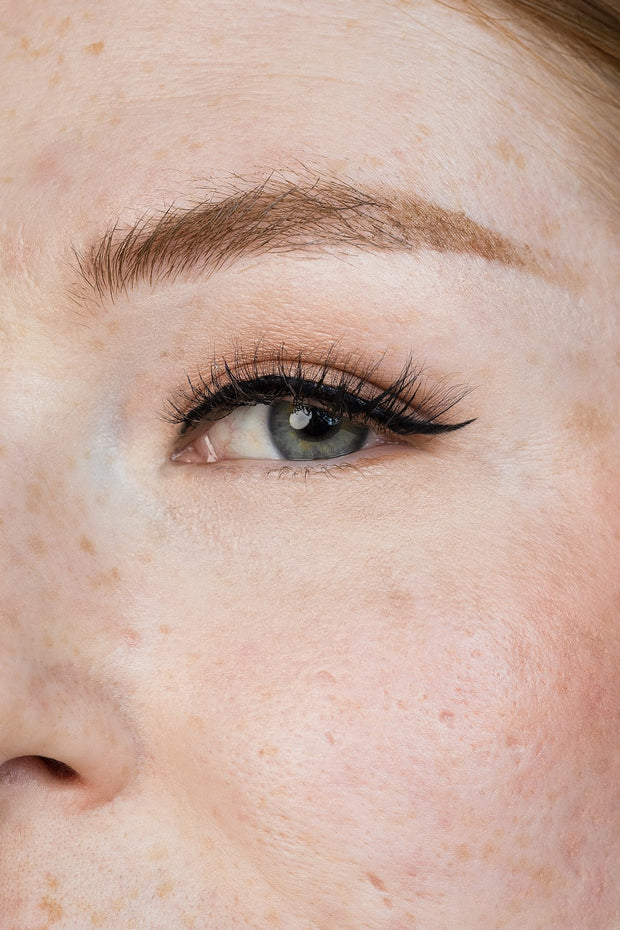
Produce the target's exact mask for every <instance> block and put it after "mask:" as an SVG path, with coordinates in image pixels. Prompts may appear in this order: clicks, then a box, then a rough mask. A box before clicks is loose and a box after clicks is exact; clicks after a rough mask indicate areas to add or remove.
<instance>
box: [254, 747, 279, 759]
mask: <svg viewBox="0 0 620 930" xmlns="http://www.w3.org/2000/svg"><path fill="white" fill-rule="evenodd" d="M258 754H259V756H261V757H262V756H277V755H278V747H277V746H263V747H262V748H261V749H259V750H258Z"/></svg>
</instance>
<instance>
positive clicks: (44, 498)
mask: <svg viewBox="0 0 620 930" xmlns="http://www.w3.org/2000/svg"><path fill="white" fill-rule="evenodd" d="M60 471H62V469H60ZM38 479H39V485H38V487H39V492H40V493H39V495H38V496H37V497H36V500H34V504H35V505H36V506H32V505H33V500H32V494H31V491H32V488H33V480H34V476H33V475H32V474H29V473H28V472H27V469H22V471H18V470H17V469H13V470H12V472H11V474H9V473H8V472H7V470H6V469H5V468H4V467H2V468H0V490H1V492H2V493H1V494H0V497H1V498H2V506H1V507H0V515H1V519H0V801H1V802H2V803H1V804H0V811H1V810H2V809H3V807H4V804H5V803H6V802H9V803H10V802H11V799H17V798H18V797H19V796H20V794H23V792H25V791H28V792H32V791H33V790H35V791H39V792H41V793H44V794H45V795H46V796H52V795H53V796H54V798H56V799H57V800H59V802H60V803H62V804H68V805H70V806H71V807H75V808H84V809H92V808H94V807H97V806H100V805H103V804H106V803H109V802H110V801H112V800H113V799H114V798H115V797H116V796H117V795H119V794H120V793H121V792H122V791H123V790H124V789H125V788H126V787H127V786H128V785H129V784H130V783H131V782H132V779H133V777H134V774H135V772H136V769H137V764H136V759H137V751H136V746H137V743H136V740H135V738H134V733H135V727H134V726H133V725H132V724H131V720H130V717H131V714H130V712H129V711H128V709H127V707H128V700H127V695H126V694H125V693H124V691H123V687H122V684H119V681H118V678H117V676H116V675H115V669H114V667H112V666H111V663H110V659H109V656H108V655H107V654H106V652H105V649H104V647H103V646H102V645H101V642H100V640H101V641H103V637H100V636H98V632H100V630H101V626H102V625H104V624H105V619H106V616H109V615H110V614H113V613H114V610H115V608H114V607H111V606H110V605H109V604H108V602H107V601H106V600H105V599H104V598H103V597H102V592H101V591H91V590H90V589H89V587H88V585H87V579H88V576H89V571H90V572H92V571H95V570H96V569H94V568H93V567H92V564H93V563H96V562H97V557H96V556H93V555H91V554H89V553H88V552H84V551H83V550H81V549H80V545H79V540H80V531H79V529H78V530H77V531H72V530H73V528H74V527H78V528H79V527H80V526H81V527H83V526H84V520H85V515H84V512H83V507H82V510H80V509H79V508H78V507H77V506H76V503H75V498H76V488H75V485H73V486H72V485H70V484H69V483H68V482H67V483H65V482H59V483H58V484H57V486H56V487H55V489H54V491H55V494H54V495H52V493H51V489H50V487H49V481H48V482H47V484H46V479H45V478H44V477H42V476H41V475H40V474H39V475H38ZM28 488H30V492H29V491H28ZM29 493H30V498H29V496H28V495H29ZM33 539H34V540H36V542H37V546H36V547H35V549H34V550H33V549H32V540H33ZM87 559H90V563H88V565H89V567H88V568H87Z"/></svg>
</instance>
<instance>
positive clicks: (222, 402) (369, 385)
mask: <svg viewBox="0 0 620 930" xmlns="http://www.w3.org/2000/svg"><path fill="white" fill-rule="evenodd" d="M379 366H380V362H378V363H377V362H375V363H372V364H369V365H366V366H361V367H360V364H359V362H357V363H356V361H355V359H354V358H353V357H352V356H349V357H347V358H345V359H343V360H340V361H338V360H337V358H336V352H335V349H334V348H332V349H330V350H329V351H328V352H327V353H326V354H325V357H324V361H323V362H322V363H321V364H312V363H308V362H306V361H305V360H304V358H303V357H302V354H301V353H300V354H299V355H297V356H296V357H295V358H292V359H291V358H290V357H288V356H287V355H286V353H285V350H284V347H282V348H280V349H279V350H278V352H277V353H276V354H275V357H273V356H272V357H271V358H261V357H260V356H259V353H258V350H256V351H255V353H254V355H253V357H252V358H251V359H250V360H248V359H247V358H245V359H244V357H243V356H242V354H241V353H240V352H239V351H236V352H235V355H234V363H233V364H232V365H230V364H229V363H228V362H226V361H225V360H222V362H220V363H216V362H214V363H213V364H212V365H211V369H210V371H209V373H208V374H207V375H200V376H199V378H198V380H197V382H194V381H192V379H191V378H190V376H189V375H188V376H187V383H188V389H186V390H185V391H183V392H181V393H180V394H179V395H177V396H176V397H175V398H173V399H171V400H170V401H169V402H168V404H167V409H166V412H165V414H164V416H165V419H166V420H168V421H169V422H171V423H174V424H177V425H178V426H180V432H181V435H183V434H185V433H187V432H188V431H189V430H191V429H193V428H195V427H198V426H204V425H205V424H207V423H210V422H214V421H215V420H219V419H222V418H223V417H225V416H227V415H228V414H229V413H232V411H233V410H235V409H237V408H238V407H241V406H252V405H255V404H270V403H273V402H274V401H276V400H288V401H290V402H291V403H292V404H294V405H295V406H299V407H302V406H310V405H314V406H320V407H322V408H324V409H325V410H327V411H329V413H330V414H331V415H332V416H334V417H338V418H343V417H346V418H347V419H349V420H352V421H353V422H356V423H359V424H360V425H366V426H372V427H374V428H376V429H378V430H379V431H380V432H389V433H394V434H396V435H399V436H411V435H414V434H427V435H436V434H438V433H446V432H450V431H453V430H457V429H461V428H462V427H464V426H468V425H469V424H470V423H473V422H474V421H473V419H470V420H464V421H461V422H458V423H446V422H443V418H444V417H445V415H446V414H447V413H448V412H449V411H450V410H452V409H453V407H455V406H456V405H457V404H458V403H459V402H460V401H461V400H462V399H463V398H464V397H465V395H466V394H467V393H468V390H467V389H464V388H462V387H450V386H446V384H445V383H443V382H442V383H439V384H437V385H435V386H434V388H431V389H429V388H428V387H427V385H426V383H425V379H424V376H423V370H422V369H421V368H418V367H416V366H415V365H414V363H413V360H412V359H411V358H409V359H408V360H407V362H406V363H405V365H404V367H403V369H402V371H401V372H400V374H399V375H398V376H397V377H396V378H395V379H394V380H393V381H392V382H391V384H389V385H388V386H387V387H385V388H381V387H379V386H378V385H377V384H375V383H374V378H375V377H376V375H377V370H378V368H379Z"/></svg>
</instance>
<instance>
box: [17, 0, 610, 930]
mask: <svg viewBox="0 0 620 930" xmlns="http://www.w3.org/2000/svg"><path fill="white" fill-rule="evenodd" d="M35 7H36V9H35ZM411 13H412V4H404V5H397V4H392V3H387V2H386V3H383V2H376V0H372V2H370V0H369V2H362V0H360V2H356V3H353V4H351V3H349V2H347V3H342V4H339V3H333V2H330V3H322V2H317V3H314V4H312V10H311V11H308V10H307V9H306V8H305V6H304V5H303V4H302V5H300V4H295V3H271V2H270V0H260V2H257V3H253V4H250V5H247V4H239V3H236V2H231V0H214V2H210V3H209V4H208V11H207V10H206V7H205V5H204V4H200V3H198V2H196V3H193V2H191V3H189V4H185V5H182V4H177V3H168V2H159V0H158V2H155V3H152V2H146V0H138V2H135V3H132V4H121V3H120V2H116V0H113V2H111V3H106V4H104V5H101V9H100V8H99V7H96V6H90V5H89V6H87V7H85V6H84V4H80V3H77V2H76V0H55V2H54V3H53V4H52V3H50V2H44V3H39V4H36V5H34V6H32V9H30V7H27V8H26V9H22V7H21V6H19V5H16V4H14V5H12V8H11V11H10V13H6V14H5V16H4V20H5V21H4V22H3V33H2V38H1V40H0V41H1V43H2V54H1V55H0V72H1V73H2V78H3V105H2V106H3V114H2V116H3V125H4V128H5V134H6V144H5V146H4V149H3V160H4V162H3V164H2V165H1V166H0V181H2V187H1V188H0V196H1V197H2V213H1V220H0V437H1V448H0V521H1V522H0V534H1V535H0V558H1V565H0V578H1V579H2V580H1V585H0V592H1V601H0V915H2V918H1V919H0V926H1V927H2V930H4V927H5V926H6V927H8V928H14V927H15V928H17V927H19V928H20V930H39V928H41V927H49V928H54V930H65V928H69V930H78V928H79V930H83V928H89V927H101V928H109V930H118V928H123V930H126V928H132V927H136V928H141V930H142V928H145V927H148V928H149V930H169V928H170V927H175V928H176V927H181V928H184V927H188V928H196V930H236V928H243V930H265V928H271V927H276V928H280V930H359V928H365V930H413V928H421V930H470V928H471V930H498V928H500V927H501V928H506V930H550V928H562V930H615V928H616V927H617V926H618V922H619V920H620V889H619V888H618V884H617V875H618V874H619V873H620V845H619V839H618V838H619V837H620V819H619V818H620V755H619V754H618V752H617V734H618V732H619V726H620V675H619V674H618V672H619V660H620V626H619V624H618V615H619V607H620V552H619V546H618V539H619V538H620V505H619V503H618V495H617V487H618V481H619V478H620V451H619V450H620V441H619V440H620V436H619V435H618V423H617V420H618V418H617V398H618V389H619V387H620V366H619V365H618V360H619V359H620V347H619V341H620V340H619V335H620V333H619V330H620V326H619V320H618V305H617V297H616V295H617V293H618V290H619V289H618V282H617V280H616V279H615V277H614V276H615V275H616V274H617V269H618V267H620V262H618V243H617V238H616V236H615V234H614V233H613V232H612V230H613V222H612V220H613V218H612V217H610V216H609V213H608V212H606V211H609V209H610V207H609V204H605V205H601V204H600V203H599V202H598V201H597V200H596V199H595V195H594V193H593V192H592V190H591V188H590V186H589V184H588V180H587V170H585V168H586V166H585V165H584V166H583V167H584V171H583V172H581V173H579V174H572V173H571V171H570V168H569V167H568V166H569V165H570V164H572V163H573V160H574V157H573V149H572V147H570V146H569V143H570V140H567V138H566V134H565V132H564V131H560V129H561V125H560V123H561V116H560V115H559V113H556V110H555V109H554V107H555V106H556V103H554V101H553V100H552V99H551V98H549V99H546V98H545V97H544V95H542V94H541V92H540V88H541V87H545V86H547V85H546V75H545V74H544V73H543V72H541V71H540V70H539V69H540V68H541V65H540V64H539V63H538V62H537V61H535V60H534V58H532V61H531V63H530V65H531V67H530V69H529V72H530V74H531V77H532V79H533V84H530V83H529V78H528V76H527V74H525V75H524V68H523V54H524V52H523V50H522V49H520V48H519V49H518V48H516V47H515V48H513V47H512V46H510V45H509V44H506V40H505V39H503V38H501V37H500V36H497V35H495V34H494V33H493V32H492V31H489V30H488V29H483V28H481V27H480V26H479V25H478V24H476V23H475V22H474V21H472V20H470V19H468V18H467V17H466V16H465V15H463V14H462V13H460V12H458V11H457V10H456V9H449V8H447V7H446V6H445V5H444V4H441V3H435V2H433V0H420V3H419V4H418V5H416V15H415V16H412V15H411ZM428 30H430V35H431V36H432V40H431V41H429V31H428ZM444 45H445V47H444ZM447 49H449V54H447V53H446V50H447ZM533 88H536V91H535V92H534V89H533ZM481 89H482V90H484V89H489V93H486V92H485V93H481ZM565 93H566V102H567V103H568V104H570V105H571V106H572V105H573V104H574V105H575V106H576V105H577V104H576V102H575V101H573V99H572V97H571V96H570V91H569V88H568V85H567V87H566V91H565ZM501 101H511V106H510V108H508V107H507V106H504V105H502V103H501ZM533 127H536V133H534V132H533ZM567 146H569V148H570V151H569V150H568V149H567V148H566V147H567ZM298 164H303V165H305V166H306V168H308V167H309V168H310V170H316V172H317V175H321V174H322V173H323V172H325V173H327V174H338V173H339V174H341V175H343V176H346V177H347V178H348V179H352V180H353V181H354V182H355V181H356V179H357V178H358V177H359V178H361V179H363V180H364V182H365V183H367V184H368V185H369V186H372V184H373V183H385V184H386V185H387V187H388V188H390V189H394V190H400V189H407V188H410V189H411V190H413V191H414V192H415V193H416V195H422V196H424V197H425V198H427V199H429V200H430V201H432V202H436V203H438V204H440V205H442V206H445V207H446V208H448V209H451V210H458V211H463V212H465V213H468V214H471V215H472V217H473V220H474V221H475V222H477V223H482V224H485V225H487V226H489V227H490V228H491V229H492V230H497V232H498V233H500V234H501V235H504V236H507V237H509V238H511V239H514V240H515V241H518V242H526V243H527V244H528V245H529V247H531V249H532V250H533V252H534V253H535V254H536V255H538V256H541V257H542V261H543V263H544V262H550V265H549V267H545V269H544V271H545V273H543V274H541V275H537V274H531V273H529V272H526V271H525V270H523V269H516V268H507V267H504V266H502V265H501V264H500V263H489V262H486V261H484V260H483V259H482V258H481V257H480V256H477V257H473V256H464V255H462V254H460V255H450V254H447V253H446V254H444V253H441V254H439V253H431V252H422V253H419V254H418V253H416V254H414V255H400V254H399V255H390V256H382V257H377V256H374V255H371V254H363V255H358V254H351V255H344V256H343V255H337V256H336V255H333V254H331V253H329V254H325V255H321V256H313V257H312V258H311V259H309V258H308V257H306V256H302V255H292V254H282V255H278V256H270V257H267V256H263V257H261V258H260V259H248V260H244V262H242V263H240V264H239V265H238V266H236V267H231V268H227V269H225V270H222V271H219V272H218V273H216V274H214V275H212V276H210V277H209V278H208V279H206V280H194V279H191V280H184V279H183V280H179V281H177V282H175V283H174V284H167V285H166V284H165V285H163V286H162V287H161V288H149V287H148V286H144V287H140V288H137V289H136V290H135V291H132V292H128V293H122V294H119V295H117V297H116V299H115V301H114V302H113V303H106V304H105V305H104V306H101V305H97V306H95V305H94V304H93V305H88V304H85V303H84V302H81V303H80V302H76V300H75V290H74V288H75V284H76V274H75V267H74V252H73V250H72V246H75V247H76V248H78V249H80V248H82V249H83V248H85V247H86V246H87V245H88V243H89V242H90V241H91V240H92V238H93V236H96V235H97V234H101V233H102V232H104V231H105V230H106V229H108V228H109V226H110V223H111V222H113V221H114V220H119V222H121V221H122V222H125V221H127V222H130V221H134V220H135V219H136V218H137V217H139V216H140V215H142V214H143V213H144V211H145V210H150V209H153V210H157V209H160V208H162V207H164V206H165V205H168V204H170V203H172V202H173V201H174V202H176V201H180V202H182V203H187V202H191V201H192V197H193V196H194V195H195V194H196V193H197V191H198V190H199V189H200V190H203V192H204V189H205V188H206V189H207V190H210V189H211V187H215V186H216V182H215V181H214V180H213V178H218V179H219V181H220V182H222V184H223V186H224V187H226V184H227V183H229V182H230V178H231V176H233V175H239V176H241V177H248V178H253V177H254V175H255V173H256V172H257V171H258V170H259V169H260V170H261V171H262V169H263V168H265V169H266V170H267V171H268V170H269V169H272V168H275V169H276V170H278V169H282V170H284V168H287V167H288V166H291V165H293V166H294V165H298ZM201 178H204V179H205V181H204V183H203V182H202V181H196V179H201ZM222 179H223V181H222ZM188 192H189V193H188ZM560 269H569V270H570V276H567V277H566V283H565V284H562V283H558V282H559V274H558V271H559V270H560ZM547 271H549V274H547V273H546V272H547ZM269 339H271V340H272V341H273V343H274V344H275V345H281V344H282V343H286V344H287V345H290V346H292V347H294V349H295V352H296V353H298V352H299V351H302V350H307V351H310V350H312V351H316V347H317V346H325V345H326V346H331V345H332V344H333V343H334V342H335V343H341V344H342V347H343V351H344V356H345V357H346V356H347V355H348V354H354V355H355V354H356V353H363V355H364V356H365V357H370V358H373V357H374V356H373V354H372V353H374V352H377V353H378V355H382V354H385V356H386V359H387V360H388V362H389V360H390V359H392V358H393V359H394V360H395V362H396V364H397V367H398V366H399V365H402V363H403V362H404V360H405V359H406V357H407V356H408V355H409V354H413V356H414V357H415V358H416V359H418V358H419V360H420V363H421V364H422V363H423V364H424V366H425V367H427V368H428V369H430V370H432V371H433V372H436V373H437V376H438V378H439V379H447V380H448V382H449V383H452V382H454V383H457V384H464V385H468V386H470V387H471V391H470V393H469V394H468V395H467V397H466V398H465V399H464V400H463V402H462V407H459V410H461V409H462V413H463V417H462V418H469V417H472V418H476V419H475V423H472V424H471V425H470V426H468V427H467V428H466V429H464V430H462V431H459V432H457V433H454V434H452V435H450V436H443V437H437V438H435V439H431V440H429V441H426V440H425V441H424V442H422V443H416V444H415V445H414V446H413V447H411V446H406V447H405V446H393V447H390V448H389V449H388V450H387V454H386V449H385V448H383V449H382V450H381V452H380V455H376V454H375V451H373V452H372V454H371V452H368V453H367V454H365V455H364V456H363V457H362V458H358V459H357V460H356V461H355V462H352V463H350V467H345V465H344V464H343V463H340V466H341V467H339V468H334V469H333V470H332V471H330V472H327V473H326V472H325V471H324V470H323V471H321V470H317V471H310V472H309V473H306V472H305V471H304V470H303V469H300V468H299V467H298V466H294V467H291V468H289V469H285V470H284V471H282V472H277V473H276V474H271V471H274V470H275V469H273V468H271V466H269V467H263V466H260V467H259V468H256V467H249V466H248V465H247V463H244V462H235V463H230V464H229V465H226V464H224V465H222V466H219V465H218V466H217V467H216V468H211V467H210V466H197V465H195V464H194V465H182V464H176V463H173V462H171V461H170V455H171V453H172V451H173V449H174V448H175V442H176V441H177V440H178V436H177V432H176V431H175V427H174V426H172V425H171V424H170V423H168V422H167V421H165V420H164V419H163V416H162V412H163V410H164V408H165V402H166V401H167V400H169V399H170V398H171V397H174V396H177V395H178V393H179V392H182V391H183V390H184V388H185V387H186V385H187V375H188V373H193V372H195V371H204V370H206V369H207V368H208V365H209V363H210V362H211V360H212V357H213V354H214V352H215V353H216V354H217V355H218V356H222V355H223V356H224V357H226V355H231V354H232V355H234V351H235V348H236V347H237V346H239V345H241V346H245V347H246V348H248V347H249V351H250V352H251V351H252V349H253V348H254V347H255V346H256V344H257V343H260V341H261V340H267V341H268V340H269ZM379 360H380V359H379V357H377V359H376V361H379ZM459 418H461V413H459ZM276 471H277V470H276ZM41 757H43V761H42V760H41ZM45 759H47V760H55V762H57V763H62V766H59V765H56V764H55V763H54V762H49V761H48V762H45V761H44V760H45Z"/></svg>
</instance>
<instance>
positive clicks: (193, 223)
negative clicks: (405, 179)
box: [74, 175, 538, 300]
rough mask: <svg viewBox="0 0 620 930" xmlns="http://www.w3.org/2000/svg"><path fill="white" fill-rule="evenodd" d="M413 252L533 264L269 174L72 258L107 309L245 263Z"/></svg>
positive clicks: (356, 191) (394, 198)
mask: <svg viewBox="0 0 620 930" xmlns="http://www.w3.org/2000/svg"><path fill="white" fill-rule="evenodd" d="M420 249H430V250H433V251H436V252H444V253H445V252H452V253H460V254H470V255H475V256H479V257H480V258H483V259H486V260H487V261H491V262H500V263H501V264H503V265H508V266H512V267H514V268H518V269H523V270H529V271H536V270H537V264H538V263H537V261H536V258H535V256H534V254H533V252H532V250H531V249H530V247H529V246H527V245H525V244H520V243H516V242H514V241H512V240H511V239H508V238H506V237H505V236H503V235H501V234H500V233H498V232H495V231H494V230H492V229H489V228H488V227H486V226H482V225H480V224H479V223H477V222H475V221H474V220H473V219H472V218H471V217H470V216H468V215H467V214H466V213H464V212H461V211H458V210H449V209H446V208H444V207H441V206H439V205H438V204H436V203H433V202H431V201H429V200H424V199H421V198H419V197H415V196H413V195H408V194H406V193H403V192H399V191H396V192H389V191H387V190H386V191H373V190H364V189H361V188H358V187H357V186H355V185H353V184H350V183H348V182H346V181H342V180H338V179H333V178H332V179H325V178H316V179H315V180H312V181H308V182H303V181H298V180H293V181H291V180H287V179H285V178H282V177H279V176H275V175H270V176H269V177H268V178H267V179H266V180H265V181H264V182H262V183H260V184H258V185H254V186H253V187H247V186H243V185H241V186H239V185H238V184H237V186H236V187H234V188H233V189H228V190H226V191H220V192H213V193H210V194H209V195H208V196H207V197H206V198H203V199H201V200H200V201H199V202H197V203H196V204H194V205H191V206H189V207H179V206H171V207H170V208H169V209H167V210H165V211H164V212H163V213H160V214H158V215H153V214H150V215H149V214H146V215H143V216H142V218H141V219H139V220H138V221H137V222H135V223H134V224H133V225H132V226H130V227H129V228H126V229H123V228H121V227H120V226H119V225H118V224H114V225H112V226H111V227H110V228H108V230H107V231H106V232H105V233H104V234H103V235H102V236H101V237H100V238H99V239H98V240H96V241H95V242H93V243H91V244H90V245H89V246H88V247H87V248H86V249H85V250H83V251H81V252H80V251H78V250H77V249H74V255H75V257H76V261H77V267H78V271H79V277H80V286H79V288H78V290H79V291H80V292H81V293H82V296H83V292H84V289H85V288H86V290H87V291H88V292H90V293H91V294H93V293H94V294H95V295H97V296H98V297H99V298H101V299H106V298H107V299H111V300H114V298H115V297H116V296H117V295H118V294H119V293H121V292H127V291H129V290H131V289H132V288H134V287H136V286H137V285H138V284H140V283H148V284H150V285H154V284H157V283H159V282H162V281H171V280H176V279H177V278H179V277H185V276H188V275H197V276H201V275H208V274H212V273H213V272H215V271H218V270H221V269H222V268H224V267H228V266H229V265H231V264H232V263H234V262H235V261H237V260H239V259H240V258H242V257H245V256H260V255H265V254H267V253H276V254H286V253H294V252H310V253H313V252H314V253H318V254H321V253H326V252H330V251H333V250H336V251H340V252H342V251H344V252H348V251H349V250H356V251H374V252H416V251H418V250H420Z"/></svg>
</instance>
